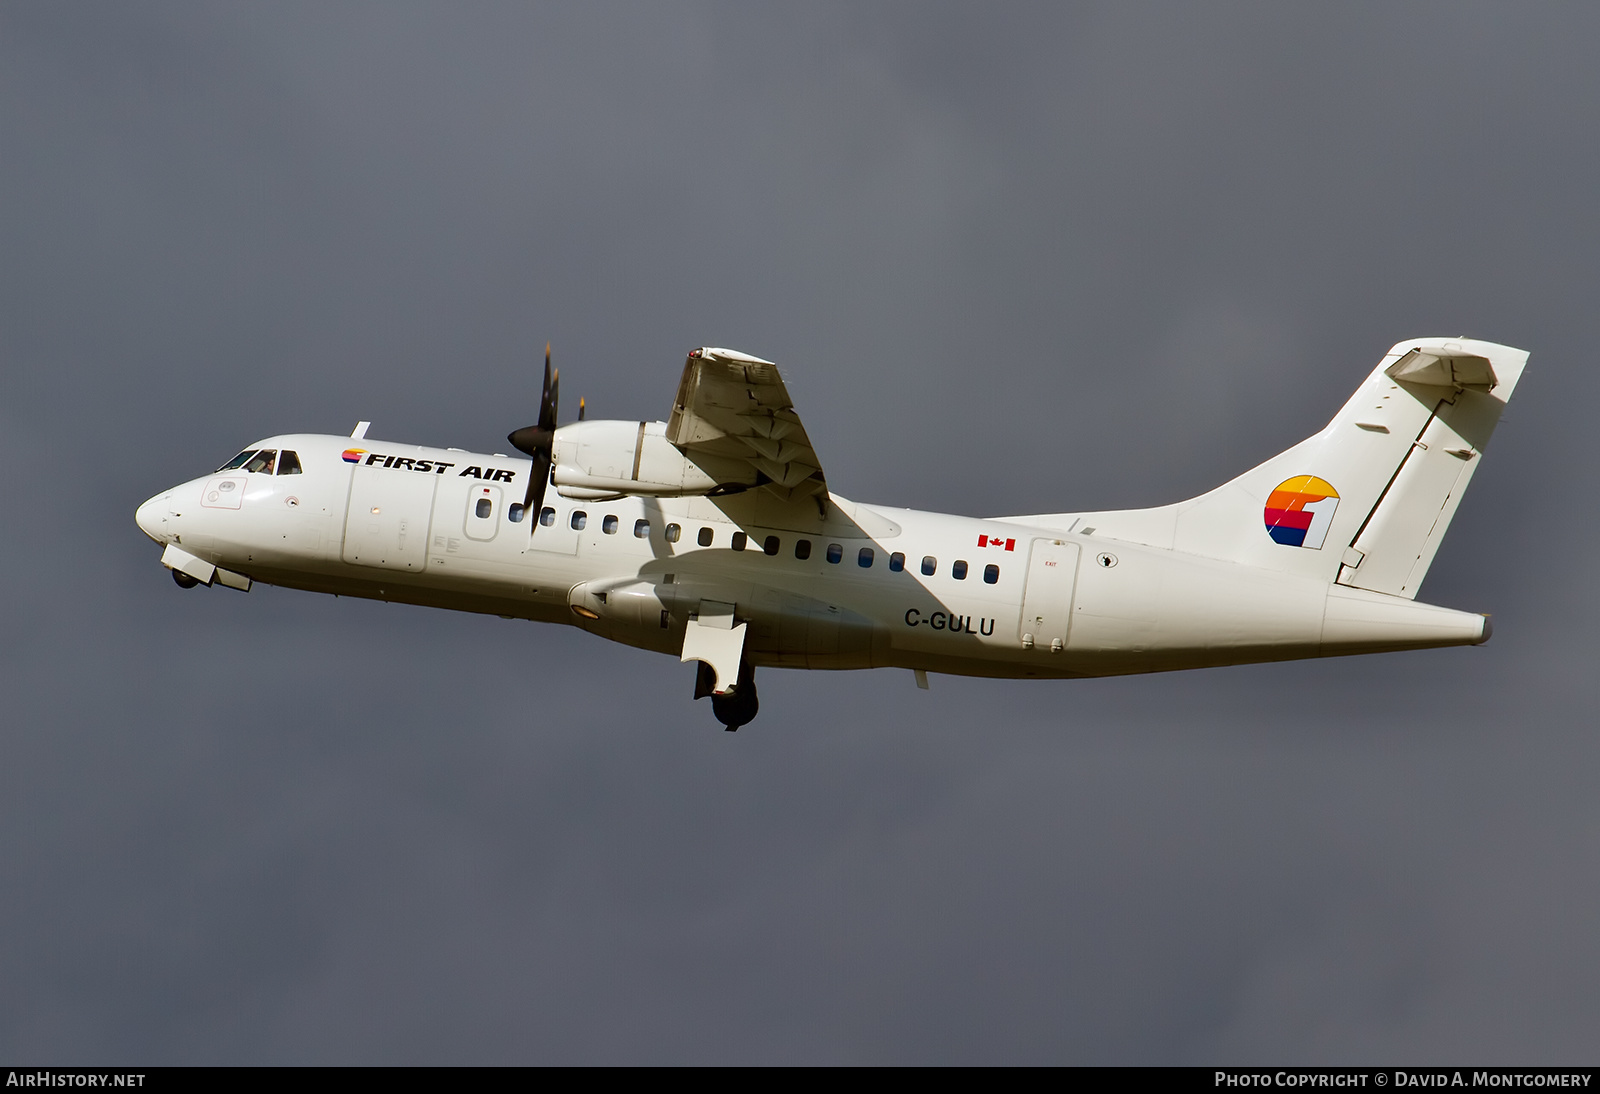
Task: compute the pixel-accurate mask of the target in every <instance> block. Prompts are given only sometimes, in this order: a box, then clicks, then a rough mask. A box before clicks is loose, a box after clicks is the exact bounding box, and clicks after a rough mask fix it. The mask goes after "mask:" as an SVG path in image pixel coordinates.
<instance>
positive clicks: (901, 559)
mask: <svg viewBox="0 0 1600 1094" xmlns="http://www.w3.org/2000/svg"><path fill="white" fill-rule="evenodd" d="M905 568H906V556H905V555H904V554H902V553H901V552H899V551H896V552H895V553H894V554H892V555H890V556H889V572H890V573H892V574H897V573H899V572H900V571H901V570H904V569H905Z"/></svg>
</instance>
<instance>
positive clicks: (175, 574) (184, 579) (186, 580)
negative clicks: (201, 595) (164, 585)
mask: <svg viewBox="0 0 1600 1094" xmlns="http://www.w3.org/2000/svg"><path fill="white" fill-rule="evenodd" d="M172 580H174V581H176V582H177V583H178V588H180V589H192V588H194V587H195V586H196V585H198V584H200V579H199V578H195V577H190V576H189V575H188V574H186V573H184V572H183V571H182V570H173V571H172Z"/></svg>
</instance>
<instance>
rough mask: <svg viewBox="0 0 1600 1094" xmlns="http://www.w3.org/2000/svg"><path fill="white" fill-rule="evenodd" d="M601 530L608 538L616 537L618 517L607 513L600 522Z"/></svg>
mask: <svg viewBox="0 0 1600 1094" xmlns="http://www.w3.org/2000/svg"><path fill="white" fill-rule="evenodd" d="M600 530H601V531H602V532H604V533H605V534H606V535H608V536H614V535H616V534H617V515H616V514H615V513H607V514H606V515H605V518H604V519H603V520H601V521H600Z"/></svg>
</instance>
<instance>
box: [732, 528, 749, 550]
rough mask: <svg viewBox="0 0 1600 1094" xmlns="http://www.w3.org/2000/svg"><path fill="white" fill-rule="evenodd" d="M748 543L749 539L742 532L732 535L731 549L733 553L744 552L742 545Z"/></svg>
mask: <svg viewBox="0 0 1600 1094" xmlns="http://www.w3.org/2000/svg"><path fill="white" fill-rule="evenodd" d="M748 542H750V537H749V536H747V535H745V534H744V533H743V532H735V533H733V549H734V550H735V551H742V550H744V545H745V544H746V543H748Z"/></svg>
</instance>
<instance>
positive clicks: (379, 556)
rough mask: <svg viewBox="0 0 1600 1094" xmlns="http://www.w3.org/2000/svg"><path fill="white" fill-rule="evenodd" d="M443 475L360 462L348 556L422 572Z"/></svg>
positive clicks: (349, 516)
mask: <svg viewBox="0 0 1600 1094" xmlns="http://www.w3.org/2000/svg"><path fill="white" fill-rule="evenodd" d="M438 479H439V476H437V475H424V474H419V473H417V472H413V471H397V470H391V469H387V468H383V467H378V466H372V467H368V466H366V465H358V466H357V467H355V468H354V469H353V470H352V472H351V480H350V507H349V509H348V510H347V511H346V513H345V522H344V555H343V557H344V560H345V561H346V562H352V563H355V564H356V565H358V566H379V567H382V568H383V569H386V570H410V571H412V572H413V573H421V572H422V571H423V570H424V569H426V567H427V561H428V524H429V522H430V521H431V520H432V519H433V491H434V487H435V485H436V484H437V482H438Z"/></svg>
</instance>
